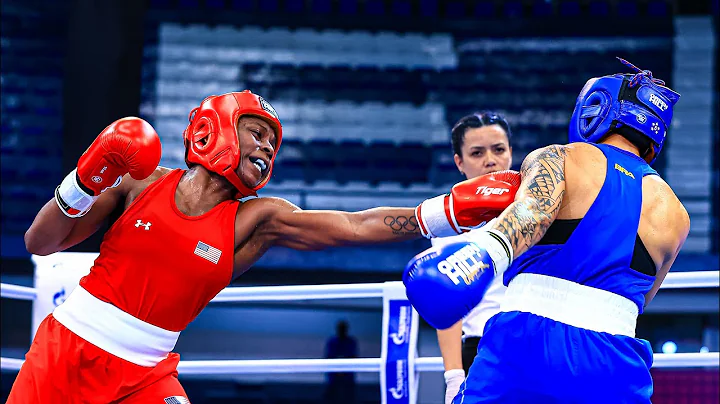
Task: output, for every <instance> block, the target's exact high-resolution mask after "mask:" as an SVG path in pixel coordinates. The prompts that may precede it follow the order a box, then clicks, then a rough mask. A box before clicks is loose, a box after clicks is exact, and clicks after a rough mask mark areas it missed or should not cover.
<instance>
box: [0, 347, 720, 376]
mask: <svg viewBox="0 0 720 404" xmlns="http://www.w3.org/2000/svg"><path fill="white" fill-rule="evenodd" d="M653 356H654V358H653V361H654V363H653V368H677V367H718V361H720V358H719V357H718V352H700V353H676V354H658V353H656V354H653ZM0 361H2V369H4V370H15V371H17V370H20V366H22V364H23V362H24V361H23V360H22V359H15V358H0ZM381 366H382V360H381V359H380V358H359V359H263V360H221V361H218V360H193V361H180V365H179V366H178V371H179V372H180V373H181V374H182V375H185V376H190V375H192V376H199V375H240V374H271V373H290V372H292V373H328V372H353V373H377V372H379V371H380V367H381ZM415 370H416V371H417V372H442V371H444V370H445V369H444V368H443V363H442V358H441V357H428V358H417V359H415Z"/></svg>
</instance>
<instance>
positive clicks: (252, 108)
mask: <svg viewBox="0 0 720 404" xmlns="http://www.w3.org/2000/svg"><path fill="white" fill-rule="evenodd" d="M243 115H252V116H256V117H258V118H261V119H263V120H265V121H266V122H267V123H268V124H270V126H272V128H273V129H274V130H275V136H276V138H277V144H276V145H275V154H274V155H273V156H272V160H270V167H269V169H268V173H267V175H266V176H265V178H264V179H263V180H262V181H261V182H260V184H258V185H257V186H256V187H255V188H248V187H247V186H245V184H243V182H242V180H241V179H240V177H239V176H238V175H237V172H236V170H237V168H238V166H239V165H240V143H239V141H238V134H237V123H238V120H239V119H240V117H241V116H243ZM188 118H189V120H190V124H189V125H188V127H187V129H185V132H183V137H184V139H185V150H186V153H185V163H186V164H187V165H188V167H190V166H191V165H192V164H199V165H201V166H203V167H205V168H207V169H208V170H210V171H212V172H214V173H217V174H220V175H222V176H223V177H225V178H227V180H228V181H230V183H231V184H233V186H235V188H237V190H238V196H237V197H238V198H241V197H245V196H255V195H257V193H255V191H257V190H258V189H260V188H262V187H264V186H265V184H267V182H268V181H269V180H270V176H271V175H272V167H273V165H274V162H275V156H276V155H277V151H278V149H279V148H280V142H281V141H282V126H281V124H280V120H279V118H278V115H277V112H275V109H274V108H273V107H272V106H271V105H270V103H268V102H267V101H265V100H264V99H263V98H262V97H260V96H259V95H255V94H253V93H251V92H250V90H245V91H242V92H232V93H227V94H223V95H212V96H210V97H207V98H205V99H204V100H203V102H202V103H200V106H199V107H197V108H195V109H193V110H192V111H191V112H190V115H189V117H188Z"/></svg>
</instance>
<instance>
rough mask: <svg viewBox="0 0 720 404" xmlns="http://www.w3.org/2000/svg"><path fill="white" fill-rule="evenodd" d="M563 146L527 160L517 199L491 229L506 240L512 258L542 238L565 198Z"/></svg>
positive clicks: (564, 151) (538, 153) (536, 152)
mask: <svg viewBox="0 0 720 404" xmlns="http://www.w3.org/2000/svg"><path fill="white" fill-rule="evenodd" d="M565 156H566V150H565V147H564V146H558V145H553V146H548V147H545V148H543V149H540V150H537V151H535V152H533V153H531V154H530V155H528V156H527V158H526V159H525V161H523V164H522V167H521V168H520V174H521V175H522V184H521V185H520V190H519V191H518V195H517V197H516V198H515V202H513V203H512V204H511V205H510V206H508V208H507V209H505V211H504V212H503V213H502V214H501V215H500V216H499V217H498V220H497V222H496V223H495V225H494V226H493V228H494V229H495V230H498V231H500V232H502V233H503V234H505V236H507V238H508V240H510V243H511V244H512V246H511V247H512V248H513V250H514V256H515V257H517V256H519V255H520V254H522V253H524V252H525V251H527V250H528V249H529V248H530V247H532V246H533V245H535V244H536V243H537V242H538V241H540V239H541V238H542V237H543V236H544V235H545V232H546V231H547V229H548V228H549V227H550V225H551V224H552V222H553V221H554V220H555V218H556V217H557V213H558V211H559V210H560V205H561V203H562V199H563V195H564V194H565Z"/></svg>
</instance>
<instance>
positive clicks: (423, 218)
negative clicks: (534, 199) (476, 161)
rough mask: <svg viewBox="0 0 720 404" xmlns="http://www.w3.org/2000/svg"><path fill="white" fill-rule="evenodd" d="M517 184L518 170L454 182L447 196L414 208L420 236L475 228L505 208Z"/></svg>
mask: <svg viewBox="0 0 720 404" xmlns="http://www.w3.org/2000/svg"><path fill="white" fill-rule="evenodd" d="M519 187H520V173H518V172H517V171H512V170H506V171H498V172H494V173H489V174H485V175H481V176H480V177H475V178H472V179H469V180H465V181H463V182H460V183H457V184H455V186H453V188H452V190H451V191H450V193H449V194H447V195H441V196H437V197H435V198H432V199H428V200H426V201H424V202H423V203H421V204H420V205H419V206H418V207H417V208H416V209H415V217H417V220H418V223H419V224H420V231H421V232H422V235H423V236H425V237H427V238H432V237H446V236H451V235H456V234H460V233H463V232H466V231H469V230H471V229H474V228H477V227H479V226H481V225H482V224H484V223H485V222H487V221H489V220H491V219H493V218H495V217H497V216H498V215H500V213H502V211H503V210H505V208H506V207H508V206H509V205H510V204H511V203H512V202H513V200H515V194H516V193H517V191H518V188H519Z"/></svg>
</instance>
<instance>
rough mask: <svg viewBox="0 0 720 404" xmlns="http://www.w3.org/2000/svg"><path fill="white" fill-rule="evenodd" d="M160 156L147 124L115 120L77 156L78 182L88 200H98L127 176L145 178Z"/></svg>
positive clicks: (157, 139) (156, 142)
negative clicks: (93, 197)
mask: <svg viewBox="0 0 720 404" xmlns="http://www.w3.org/2000/svg"><path fill="white" fill-rule="evenodd" d="M161 154H162V147H161V145H160V138H159V137H158V135H157V133H156V132H155V129H153V127H152V126H150V124H149V123H147V122H145V121H144V120H142V119H140V118H135V117H129V118H122V119H118V120H117V121H115V122H113V123H112V124H110V126H108V127H107V128H105V130H103V131H102V132H101V133H100V134H99V135H98V137H97V138H96V139H95V141H94V142H93V143H92V144H91V145H90V147H88V149H87V150H86V151H85V153H83V155H82V156H80V160H79V161H78V168H77V176H78V180H79V182H80V184H82V185H83V186H85V188H87V189H88V190H90V191H91V192H92V193H90V192H88V193H89V194H90V195H91V196H98V195H100V193H102V192H103V191H104V190H105V189H107V188H110V187H114V186H117V185H119V184H120V180H121V179H122V177H123V175H125V174H127V173H130V175H131V176H132V177H133V178H135V179H136V180H143V179H145V178H147V177H149V176H150V174H152V173H153V171H154V170H155V168H157V165H158V164H159V163H160V156H161Z"/></svg>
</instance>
